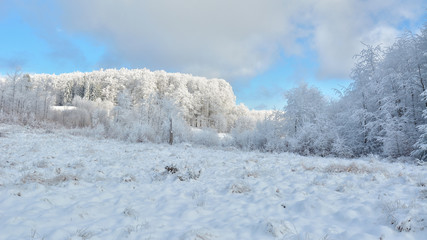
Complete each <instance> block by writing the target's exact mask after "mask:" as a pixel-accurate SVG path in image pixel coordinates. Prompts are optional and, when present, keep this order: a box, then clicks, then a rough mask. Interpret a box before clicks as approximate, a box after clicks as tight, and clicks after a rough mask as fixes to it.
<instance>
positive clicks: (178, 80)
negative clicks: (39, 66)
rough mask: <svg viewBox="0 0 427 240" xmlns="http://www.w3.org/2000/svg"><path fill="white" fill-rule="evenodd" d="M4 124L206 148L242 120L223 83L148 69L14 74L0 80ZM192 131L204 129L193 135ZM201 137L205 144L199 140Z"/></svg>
mask: <svg viewBox="0 0 427 240" xmlns="http://www.w3.org/2000/svg"><path fill="white" fill-rule="evenodd" d="M0 85H1V86H0V87H1V88H0V89H1V90H0V117H1V119H3V121H6V120H8V121H13V122H20V123H23V124H27V123H29V122H30V123H40V122H44V123H49V122H53V123H55V124H59V125H62V126H65V127H68V128H96V129H97V132H99V131H98V130H99V129H100V126H103V128H104V133H103V135H104V136H106V137H113V138H119V139H123V140H130V141H133V142H144V141H151V142H170V143H172V142H173V141H175V142H182V141H191V140H194V139H196V140H197V141H199V140H200V141H201V142H206V143H210V142H212V138H211V137H210V135H211V132H212V131H213V132H229V131H230V130H231V128H233V127H234V126H235V124H236V120H237V119H238V118H240V117H242V114H248V117H250V118H254V119H256V118H260V116H261V115H263V113H258V114H252V115H251V113H252V112H251V111H249V110H248V109H247V108H246V107H245V106H244V105H239V106H236V104H235V99H236V97H235V96H234V93H233V90H232V88H231V86H230V84H228V83H227V82H226V81H224V80H222V79H206V78H202V77H195V76H192V75H189V74H180V73H166V72H164V71H154V72H151V71H149V70H147V69H134V70H128V69H120V70H116V69H108V70H100V71H94V72H89V73H81V72H75V73H65V74H60V75H48V74H33V75H29V74H25V75H24V74H21V73H20V72H16V73H15V74H13V75H9V76H7V77H6V78H2V79H1V81H0ZM191 127H195V128H200V129H212V130H206V133H197V136H194V137H193V136H192V132H191V131H190V128H191ZM203 137H206V138H207V139H201V138H203Z"/></svg>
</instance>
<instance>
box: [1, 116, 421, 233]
mask: <svg viewBox="0 0 427 240" xmlns="http://www.w3.org/2000/svg"><path fill="white" fill-rule="evenodd" d="M165 167H169V168H168V169H169V170H166V168H165ZM0 239H200V240H201V239H205V240H207V239H376V240H378V239H383V240H388V239H420V240H421V239H427V166H425V165H424V166H423V165H416V164H411V163H398V162H395V163H391V162H388V161H385V160H381V159H379V158H377V157H367V158H363V159H354V160H345V159H335V158H319V157H301V156H297V155H293V154H287V153H283V154H274V153H260V152H244V151H240V150H236V149H233V148H227V149H224V148H207V147H203V146H192V145H190V144H180V145H174V146H169V145H158V144H147V143H127V142H120V141H115V140H105V139H96V138H90V137H83V136H75V135H71V134H70V131H66V130H51V131H46V130H41V129H30V128H24V127H20V126H14V125H6V124H0Z"/></svg>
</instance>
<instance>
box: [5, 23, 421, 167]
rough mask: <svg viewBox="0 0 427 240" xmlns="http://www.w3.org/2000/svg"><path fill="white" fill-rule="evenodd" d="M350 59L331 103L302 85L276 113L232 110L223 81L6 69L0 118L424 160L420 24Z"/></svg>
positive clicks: (133, 135) (136, 136)
mask: <svg viewBox="0 0 427 240" xmlns="http://www.w3.org/2000/svg"><path fill="white" fill-rule="evenodd" d="M355 60H356V64H355V66H354V68H353V70H352V73H351V78H352V79H353V83H352V84H351V85H350V87H348V88H347V89H344V90H341V91H338V92H339V94H340V98H339V100H336V101H329V100H327V99H326V98H325V96H323V95H322V93H321V92H320V91H319V90H318V89H316V88H312V87H310V86H308V85H307V84H305V83H302V84H301V85H300V86H299V87H297V88H295V89H291V90H289V91H286V92H285V93H284V97H285V101H286V104H285V107H284V109H283V111H270V112H267V111H264V112H257V111H249V110H248V109H247V108H246V107H245V106H244V105H236V97H235V95H234V93H233V90H232V88H231V86H230V85H229V84H228V83H227V82H226V81H224V80H222V79H206V78H202V77H195V76H192V75H189V74H180V73H166V72H164V71H154V72H151V71H149V70H147V69H135V70H128V69H120V70H116V69H108V70H100V71H94V72H90V73H80V72H77V73H68V74H60V75H48V74H33V75H29V74H19V73H15V74H11V75H9V76H7V77H6V78H3V79H0V119H1V120H2V121H13V122H21V123H24V124H40V123H43V124H52V123H54V124H59V125H63V126H66V127H69V128H84V129H89V131H92V133H96V134H101V135H102V136H104V137H111V138H119V139H124V140H128V141H135V142H144V141H151V142H171V140H172V142H173V141H174V142H185V141H190V142H196V143H202V144H205V145H226V146H235V147H239V148H242V149H249V150H260V151H280V152H281V151H287V152H295V153H298V154H302V155H319V156H338V157H358V156H363V155H367V154H378V155H381V156H385V157H393V158H398V157H408V156H413V157H416V158H419V159H422V160H427V120H426V118H427V90H426V87H427V86H426V84H427V82H426V79H427V27H423V28H422V29H421V30H420V31H419V33H417V34H414V33H410V32H408V33H406V34H404V35H402V36H401V37H400V38H398V39H397V40H396V42H395V43H394V44H393V45H392V46H390V47H387V48H381V46H370V45H365V48H364V50H362V51H361V52H360V53H359V54H358V55H356V56H355ZM423 113H424V114H423ZM90 129H92V130H90ZM197 129H198V130H197ZM218 133H227V134H222V135H220V134H218Z"/></svg>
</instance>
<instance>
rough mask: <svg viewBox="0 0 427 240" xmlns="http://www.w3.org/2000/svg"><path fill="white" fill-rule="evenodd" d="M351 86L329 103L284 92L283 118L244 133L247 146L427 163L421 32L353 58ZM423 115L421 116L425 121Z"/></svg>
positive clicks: (306, 93) (425, 59) (426, 53)
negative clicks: (410, 157)
mask: <svg viewBox="0 0 427 240" xmlns="http://www.w3.org/2000/svg"><path fill="white" fill-rule="evenodd" d="M355 60H356V64H355V66H354V68H353V70H352V74H351V78H352V79H353V81H354V82H353V83H352V84H351V86H350V87H349V88H348V89H345V90H343V91H340V95H341V97H340V98H339V100H337V101H332V102H330V101H327V100H326V99H325V97H324V96H323V95H322V94H321V93H320V92H319V90H318V89H315V88H310V87H309V86H307V85H306V84H301V85H300V86H299V87H297V88H295V89H292V90H289V91H287V92H286V93H285V99H286V101H287V104H286V106H285V107H284V113H283V114H281V113H276V115H274V116H272V117H271V119H268V120H267V121H266V122H264V123H262V124H259V125H257V127H256V128H254V129H253V130H252V131H250V132H247V133H246V140H245V141H246V142H247V143H248V144H246V145H245V146H246V147H249V148H252V149H263V150H271V151H289V152H296V153H299V154H303V155H320V156H328V155H334V156H341V157H342V156H344V157H358V156H362V155H367V154H378V155H382V156H386V157H393V158H398V157H407V156H413V157H417V158H419V159H422V160H426V159H427V125H426V117H427V110H426V109H427V91H426V87H427V85H426V84H427V82H426V81H427V27H424V28H422V29H421V30H420V33H419V34H413V33H410V32H408V33H406V34H404V35H403V36H401V37H400V38H398V39H397V40H396V42H395V43H394V44H393V45H392V46H390V47H388V48H386V49H383V48H381V46H370V45H365V48H364V50H362V51H361V52H360V54H358V55H356V56H355ZM423 112H424V116H423Z"/></svg>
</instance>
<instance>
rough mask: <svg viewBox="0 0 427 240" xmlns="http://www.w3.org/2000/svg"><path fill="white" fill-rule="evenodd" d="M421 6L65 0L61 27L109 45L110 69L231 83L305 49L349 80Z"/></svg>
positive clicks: (324, 69)
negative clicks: (125, 66)
mask: <svg viewBox="0 0 427 240" xmlns="http://www.w3.org/2000/svg"><path fill="white" fill-rule="evenodd" d="M422 3H423V1H422V0H413V1H410V3H408V1H403V0H389V1H383V0H371V1H366V0H347V1H344V0H322V1H318V0H287V1H284V0H264V1H259V0H233V1H230V0H203V1H200V0H180V1H174V0H144V1H139V0H122V1H113V0H90V1H88V0H74V1H69V0H61V1H59V6H60V8H61V18H62V19H61V20H62V26H60V28H61V29H63V30H64V31H67V32H71V33H79V34H80V33H83V34H90V35H91V36H92V37H94V38H95V39H97V40H98V41H100V42H103V44H107V45H108V46H109V49H111V52H109V54H107V56H108V58H106V59H105V60H104V61H105V62H106V63H105V64H107V65H108V59H114V61H115V62H117V61H125V62H128V63H131V65H132V66H133V67H148V68H151V69H166V70H168V71H181V72H190V73H193V74H198V75H204V76H209V77H223V78H227V79H229V80H232V79H234V78H240V77H247V76H253V75H256V74H258V73H260V72H262V71H264V70H266V69H267V68H268V67H269V66H270V65H271V64H272V63H274V62H275V61H276V60H277V59H278V57H279V56H280V54H281V53H282V52H284V53H285V54H290V55H292V54H298V55H303V54H305V53H307V49H310V50H313V51H315V53H316V55H317V58H318V59H317V60H318V63H319V69H318V72H319V76H320V77H322V78H346V77H348V74H349V72H350V68H351V66H352V64H353V59H352V56H353V55H354V54H356V53H358V52H359V51H360V50H361V46H362V45H361V44H360V42H361V41H365V42H367V43H371V44H376V43H379V42H383V43H389V42H391V40H394V38H395V37H396V35H397V34H398V32H399V31H398V30H397V25H398V24H400V23H401V22H402V21H404V20H407V21H412V20H414V19H417V18H418V17H419V16H420V15H421V14H422V13H423V11H422V9H425V6H424V8H423V7H421V6H422ZM420 9H421V11H420ZM39 15H40V14H39ZM55 28H57V26H55ZM301 39H303V40H304V41H301ZM303 42H304V43H309V45H307V44H303Z"/></svg>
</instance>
